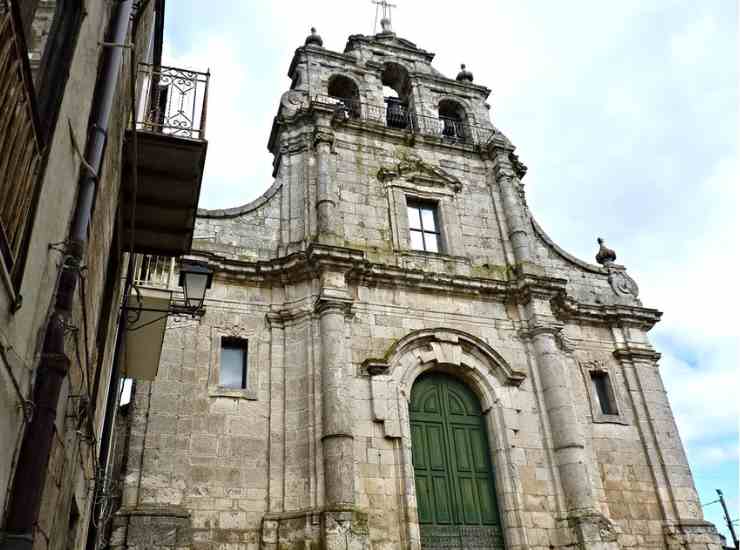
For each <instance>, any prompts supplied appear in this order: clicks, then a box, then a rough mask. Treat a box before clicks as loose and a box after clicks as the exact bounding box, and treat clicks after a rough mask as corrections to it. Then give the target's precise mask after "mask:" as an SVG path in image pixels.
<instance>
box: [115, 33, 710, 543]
mask: <svg viewBox="0 0 740 550" xmlns="http://www.w3.org/2000/svg"><path fill="white" fill-rule="evenodd" d="M432 58H433V54H430V53H429V52H426V51H424V50H421V49H419V48H418V47H416V46H415V45H414V44H412V43H410V42H408V41H406V40H403V39H400V38H398V37H396V36H395V34H393V33H392V32H389V31H386V32H383V33H381V34H379V35H376V36H358V35H355V36H351V37H350V38H349V40H348V43H347V47H346V49H345V51H344V52H343V53H339V52H333V51H329V50H327V49H324V48H323V47H322V46H321V40H320V38H319V37H318V36H316V35H312V36H311V37H309V39H308V40H307V45H306V46H305V47H301V48H299V49H297V50H296V53H295V57H294V59H293V62H292V64H291V67H290V71H289V75H290V77H291V78H292V86H291V89H290V90H289V91H287V92H286V93H285V94H284V95H283V97H282V99H281V103H280V107H279V110H278V114H277V116H276V118H275V123H274V127H273V132H272V135H271V137H270V142H269V147H270V150H271V151H272V152H273V153H274V155H275V178H276V179H275V183H274V184H273V185H272V187H271V188H270V189H269V190H268V191H267V192H266V193H265V194H264V195H263V196H262V197H260V198H259V199H257V200H256V201H254V202H252V203H250V204H247V205H244V206H242V207H238V208H233V209H228V210H210V211H209V210H202V211H200V212H199V219H198V224H197V228H196V241H195V245H194V253H193V255H194V256H195V257H197V258H199V259H202V260H205V261H207V262H209V264H210V265H211V266H212V267H213V268H214V269H215V271H216V275H215V280H214V286H213V288H212V289H211V290H210V292H209V295H208V299H207V303H206V309H207V312H206V314H205V316H204V317H203V318H201V319H197V320H186V321H179V322H176V321H174V320H173V321H170V323H169V326H168V330H167V333H166V336H165V343H164V348H163V352H162V357H161V363H160V367H159V373H158V377H157V380H156V381H155V382H152V383H138V384H137V385H136V387H135V391H134V397H133V402H132V406H131V407H132V410H131V412H130V414H131V415H132V419H131V424H130V433H129V434H128V440H129V444H128V456H127V460H126V464H125V468H124V471H123V472H122V473H121V479H122V482H123V485H124V489H123V497H122V507H121V509H120V510H119V512H118V513H117V515H116V517H115V520H114V525H115V528H114V532H113V538H112V543H113V547H115V548H132V549H133V548H136V549H143V548H160V547H162V548H164V547H167V548H173V547H177V548H192V549H198V550H206V549H212V550H216V549H219V550H237V549H257V548H259V549H262V550H277V549H281V550H283V549H297V548H328V549H340V548H341V549H347V548H351V549H357V550H359V549H369V548H373V549H391V548H413V549H418V548H421V547H422V538H423V526H422V527H420V522H419V504H418V499H417V496H418V495H417V492H416V491H417V487H416V484H415V479H414V465H413V464H414V462H413V458H412V457H413V452H414V449H413V448H412V437H411V433H410V420H409V400H410V395H411V390H412V387H413V385H414V382H415V380H416V379H417V378H419V377H420V376H421V375H423V374H424V373H428V372H445V373H447V374H450V375H452V376H454V377H456V378H458V379H459V380H462V381H464V382H465V383H466V384H467V385H468V386H469V387H470V388H471V389H472V390H473V392H474V393H475V394H476V395H477V397H478V398H479V400H480V405H481V410H482V411H483V419H484V423H485V428H486V431H487V438H488V442H489V445H490V454H489V456H488V460H490V463H491V464H492V465H493V470H494V477H495V487H496V493H495V498H496V501H497V502H498V509H499V513H500V523H501V526H502V528H503V533H504V539H505V544H506V547H507V548H508V549H509V550H518V549H525V548H527V549H550V548H569V547H574V548H584V549H586V548H588V549H614V550H616V549H617V548H641V549H647V548H654V549H658V548H661V549H663V548H679V547H681V548H690V549H719V548H720V541H719V538H718V536H717V534H716V532H715V530H714V527H713V526H712V525H711V524H708V523H705V522H704V521H703V517H702V512H701V507H700V505H699V501H698V498H697V494H696V490H695V488H694V484H693V480H692V477H691V472H690V470H689V467H688V464H687V460H686V456H685V453H684V450H683V447H682V444H681V441H680V438H679V434H678V431H677V428H676V425H675V422H674V419H673V416H672V414H671V410H670V406H669V403H668V401H667V397H666V392H665V389H664V387H663V385H662V382H661V377H660V373H659V370H658V359H659V357H660V356H659V354H658V353H657V352H656V351H655V350H654V349H653V348H652V347H651V345H650V343H649V341H648V338H647V332H648V331H649V330H650V328H651V327H652V326H653V325H654V324H655V323H656V322H657V321H658V320H659V318H660V313H659V312H658V311H656V310H654V309H649V308H646V307H644V306H643V305H642V303H641V302H640V300H639V298H638V290H637V285H636V284H635V283H634V281H633V280H632V279H631V278H630V277H629V275H627V273H626V271H625V268H624V267H622V266H620V265H617V264H615V263H614V258H613V257H612V256H613V254H611V255H609V254H608V253H605V254H602V255H601V256H600V260H601V263H602V265H592V264H588V263H585V262H583V261H580V260H578V259H576V258H574V257H572V256H570V255H569V254H567V253H566V252H564V251H563V250H561V249H560V248H559V247H558V246H557V245H555V244H554V243H553V242H552V241H551V240H550V239H549V237H548V236H547V235H546V234H545V233H544V231H543V230H542V229H541V228H540V227H539V226H538V225H537V223H536V221H535V220H534V218H533V217H532V214H531V213H530V211H529V209H528V207H527V204H526V200H525V193H524V187H523V183H522V178H523V177H524V173H525V172H526V167H525V166H524V165H523V164H522V163H521V162H520V161H519V159H518V158H517V156H516V155H515V154H514V147H513V146H512V144H511V143H510V142H509V140H508V139H507V138H506V137H505V136H504V135H503V134H502V133H501V132H500V131H499V130H498V129H497V128H495V127H494V126H493V125H492V124H491V122H490V120H489V116H488V105H487V104H486V98H487V96H488V94H489V90H488V89H486V88H485V87H483V86H479V85H477V84H474V83H473V82H472V76H468V75H466V74H464V73H461V75H460V77H458V79H457V80H455V79H449V78H446V77H444V76H443V75H441V74H440V73H439V72H437V71H436V70H435V69H434V68H433V67H432V66H431V61H432ZM337 75H341V76H342V77H344V78H345V79H346V80H345V81H343V82H344V85H345V89H347V90H353V91H354V92H353V93H354V94H355V95H354V96H353V97H352V98H350V99H351V100H352V101H349V102H344V104H343V105H344V106H342V105H341V104H340V105H339V106H338V105H337V102H336V101H333V100H331V99H330V98H328V97H326V96H327V95H329V94H330V93H331V90H330V88H331V86H332V82H334V80H333V79H334V78H336V77H337ZM347 82H349V84H348V83H347ZM384 84H385V85H389V86H391V87H394V88H395V89H396V91H397V92H398V93H399V96H400V99H401V101H402V102H404V105H405V108H406V109H408V112H410V113H413V114H412V115H409V118H407V119H406V120H410V122H407V123H406V127H405V128H399V127H389V126H392V125H391V124H390V123H388V121H387V120H386V118H385V117H386V111H385V107H383V109H382V110H379V111H378V110H374V108H373V106H374V105H380V106H382V105H383V102H384V100H383V97H382V94H383V92H382V86H383V85H384ZM443 101H447V102H451V103H454V104H456V105H457V106H458V107H459V108H460V109H461V110H462V112H463V113H464V115H463V116H461V117H460V119H459V121H460V122H462V123H463V127H464V128H465V129H464V130H463V131H462V132H458V131H455V132H452V133H449V132H446V131H444V130H439V128H441V127H438V130H437V131H433V130H434V129H433V127H432V130H429V128H430V126H428V125H427V126H425V124H427V122H428V121H433V120H437V117H438V109H441V107H440V106H441V104H442V102H443ZM378 112H379V113H380V115H377V113H378ZM425 129H426V131H425ZM409 200H420V201H424V202H425V204H428V205H432V207H433V208H434V210H435V211H436V215H437V219H438V223H439V228H440V235H439V243H440V252H438V253H433V252H423V251H418V250H414V249H412V243H411V242H410V227H409V218H408V214H407V202H408V201H409ZM607 252H608V251H607ZM225 337H237V338H241V339H243V340H246V341H248V358H247V363H246V368H247V377H246V378H247V384H246V388H241V389H239V388H236V389H234V388H222V387H220V386H219V379H220V369H221V368H222V367H221V364H220V363H221V346H222V339H223V338H225ZM598 377H606V378H607V380H608V381H609V383H610V387H611V398H610V402H609V403H608V404H607V405H608V406H607V405H605V404H604V403H603V402H601V401H600V399H603V398H604V397H603V395H601V394H599V392H598V390H597V389H595V387H596V386H594V385H593V384H592V381H593V380H595V379H596V378H598ZM424 547H428V545H427V546H424ZM451 547H454V546H451ZM461 547H462V546H461Z"/></svg>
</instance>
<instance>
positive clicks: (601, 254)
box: [596, 237, 617, 266]
mask: <svg viewBox="0 0 740 550" xmlns="http://www.w3.org/2000/svg"><path fill="white" fill-rule="evenodd" d="M596 242H597V243H599V251H598V252H597V253H596V261H597V262H599V263H600V264H601V265H603V266H608V265H609V264H612V263H614V262H615V261H616V259H617V253H616V252H614V251H613V250H612V249H611V248H607V246H606V245H605V244H604V239H602V238H601V237H599V238H598V239H596Z"/></svg>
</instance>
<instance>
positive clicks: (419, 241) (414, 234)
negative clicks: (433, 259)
mask: <svg viewBox="0 0 740 550" xmlns="http://www.w3.org/2000/svg"><path fill="white" fill-rule="evenodd" d="M410 235H411V248H413V249H414V250H424V239H423V238H422V236H421V231H413V230H412V231H410Z"/></svg>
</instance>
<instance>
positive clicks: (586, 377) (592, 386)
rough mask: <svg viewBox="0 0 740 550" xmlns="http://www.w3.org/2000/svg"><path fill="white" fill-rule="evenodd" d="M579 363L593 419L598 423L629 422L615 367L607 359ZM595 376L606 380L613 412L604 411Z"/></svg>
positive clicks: (625, 423)
mask: <svg viewBox="0 0 740 550" xmlns="http://www.w3.org/2000/svg"><path fill="white" fill-rule="evenodd" d="M579 364H580V366H581V371H582V374H583V381H584V384H585V386H586V393H587V395H588V401H589V405H590V407H591V418H592V421H593V422H594V423H596V424H624V425H627V424H629V422H628V421H627V419H626V417H625V416H624V411H625V410H626V409H625V407H624V405H623V403H622V398H621V395H620V391H619V386H618V384H617V381H618V379H619V378H618V377H617V372H616V371H615V370H614V368H613V367H612V366H611V365H610V364H609V363H608V362H607V361H604V360H601V359H593V360H589V361H580V362H579ZM594 378H601V379H602V380H605V381H606V390H607V392H608V398H609V403H608V404H609V405H610V406H611V407H610V408H609V410H610V411H613V412H604V408H603V407H602V401H601V396H600V395H599V392H598V390H597V388H596V383H595V382H594Z"/></svg>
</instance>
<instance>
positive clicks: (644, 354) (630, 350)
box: [613, 344, 660, 364]
mask: <svg viewBox="0 0 740 550" xmlns="http://www.w3.org/2000/svg"><path fill="white" fill-rule="evenodd" d="M613 355H614V357H615V358H616V359H617V360H619V361H632V362H637V361H641V362H647V363H653V364H657V362H658V360H659V359H660V353H658V352H657V351H655V350H654V349H652V348H648V347H636V346H632V345H629V344H627V345H624V344H623V345H622V346H620V347H619V348H618V349H616V350H614V352H613Z"/></svg>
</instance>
